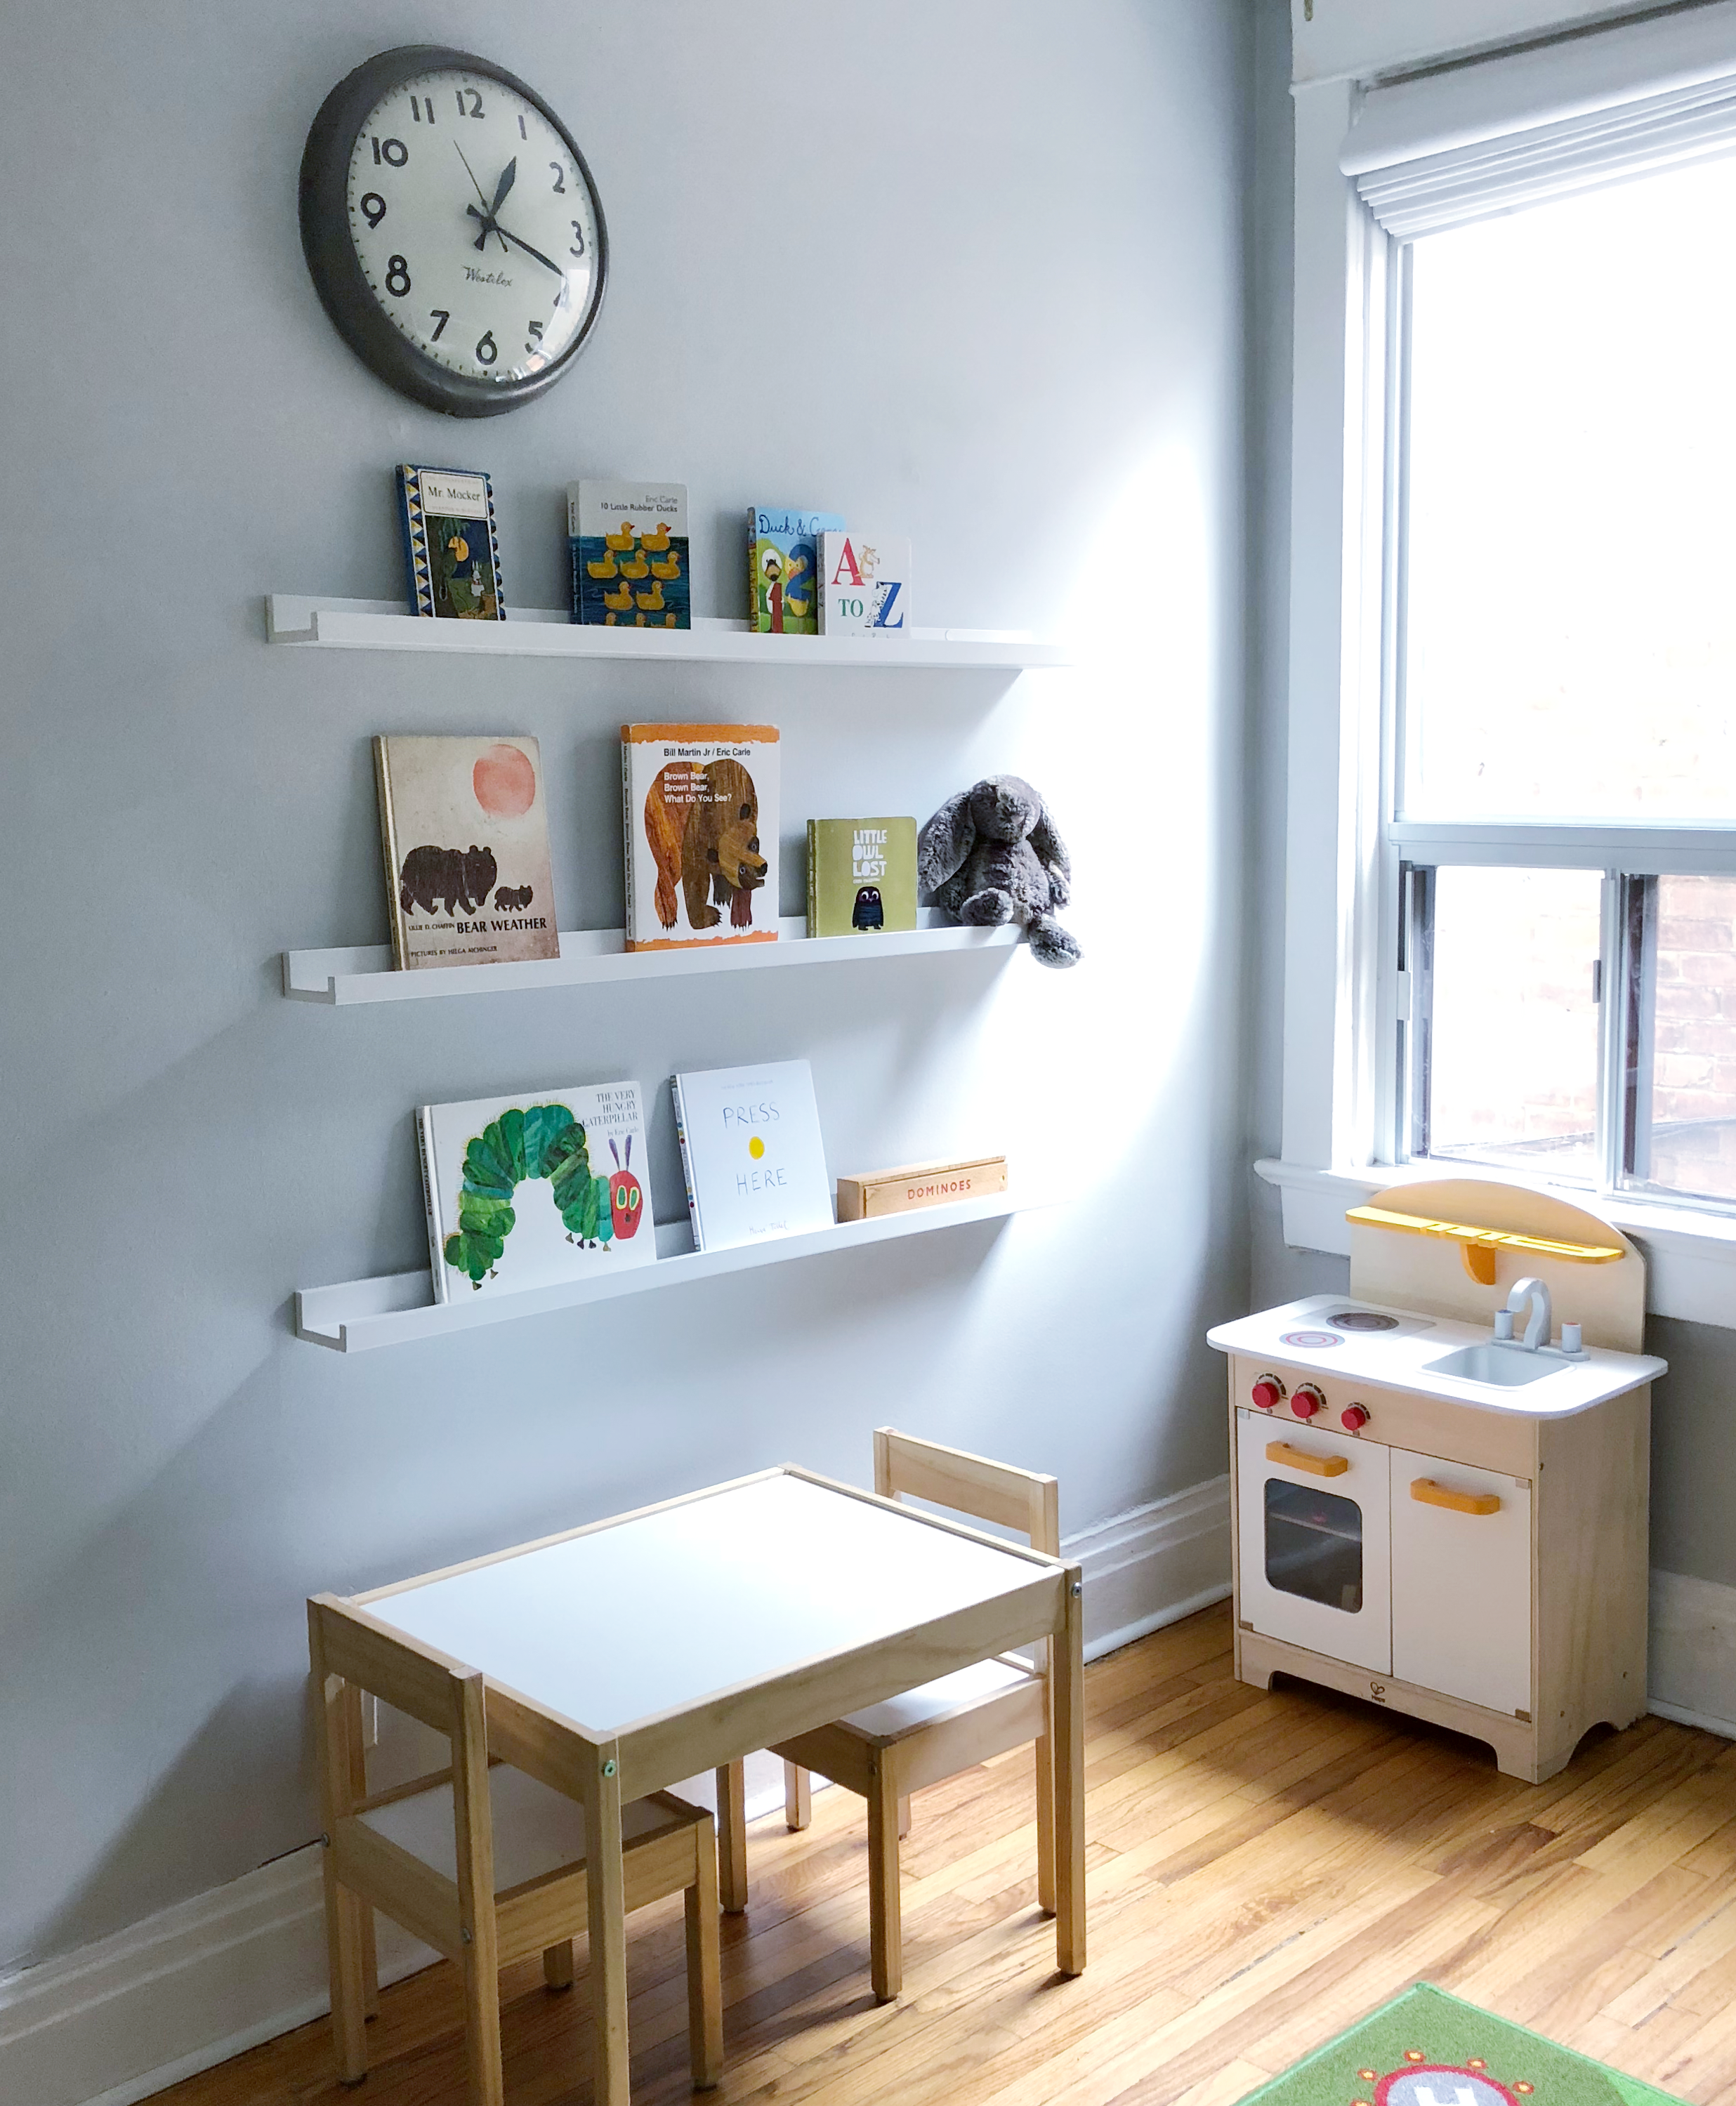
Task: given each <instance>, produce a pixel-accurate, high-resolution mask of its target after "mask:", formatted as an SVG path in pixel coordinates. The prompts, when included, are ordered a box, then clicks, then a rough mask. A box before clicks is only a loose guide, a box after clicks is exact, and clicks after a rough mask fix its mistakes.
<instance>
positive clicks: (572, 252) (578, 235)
mask: <svg viewBox="0 0 1736 2106" xmlns="http://www.w3.org/2000/svg"><path fill="white" fill-rule="evenodd" d="M572 231H573V235H574V236H575V239H576V246H575V247H573V248H572V249H568V250H567V254H568V255H569V256H582V255H583V254H584V253H585V230H584V228H583V227H582V226H581V225H580V224H579V222H578V221H577V220H574V221H573V222H572Z"/></svg>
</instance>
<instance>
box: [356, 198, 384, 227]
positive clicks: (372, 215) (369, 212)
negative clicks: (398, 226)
mask: <svg viewBox="0 0 1736 2106" xmlns="http://www.w3.org/2000/svg"><path fill="white" fill-rule="evenodd" d="M358 203H359V204H360V205H361V216H362V217H363V218H364V219H365V220H366V222H368V225H369V226H370V227H374V226H379V223H380V222H381V221H382V220H383V219H384V217H385V216H386V200H385V199H384V198H383V197H382V196H381V195H380V194H379V191H378V190H364V191H363V192H362V194H361V198H360V199H358Z"/></svg>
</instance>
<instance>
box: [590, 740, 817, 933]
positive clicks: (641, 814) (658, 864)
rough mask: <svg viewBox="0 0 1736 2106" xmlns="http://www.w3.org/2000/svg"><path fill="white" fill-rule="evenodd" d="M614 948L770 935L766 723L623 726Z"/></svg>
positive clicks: (772, 901)
mask: <svg viewBox="0 0 1736 2106" xmlns="http://www.w3.org/2000/svg"><path fill="white" fill-rule="evenodd" d="M621 836H622V839H623V840H624V841H625V842H626V898H627V931H626V947H627V948H628V949H629V950H630V951H668V950H677V949H681V948H685V947H687V946H689V945H692V944H696V943H774V942H775V941H776V940H777V935H778V733H777V731H776V730H775V728H774V727H773V726H772V725H770V724H623V725H622V726H621Z"/></svg>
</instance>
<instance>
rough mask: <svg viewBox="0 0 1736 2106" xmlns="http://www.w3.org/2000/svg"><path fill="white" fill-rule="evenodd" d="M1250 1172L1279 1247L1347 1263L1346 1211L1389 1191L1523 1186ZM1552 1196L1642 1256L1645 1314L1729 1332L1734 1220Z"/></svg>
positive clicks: (1363, 1172) (1450, 1171)
mask: <svg viewBox="0 0 1736 2106" xmlns="http://www.w3.org/2000/svg"><path fill="white" fill-rule="evenodd" d="M1254 1168H1255V1170H1256V1171H1257V1172H1258V1174H1259V1175H1260V1176H1262V1177H1263V1179H1264V1180H1265V1181H1266V1182H1267V1184H1268V1185H1276V1186H1277V1188H1278V1190H1279V1191H1280V1193H1281V1194H1282V1198H1283V1203H1284V1240H1285V1243H1289V1244H1290V1246H1291V1247H1292V1248H1294V1249H1296V1250H1312V1251H1326V1252H1332V1253H1334V1254H1335V1255H1336V1256H1338V1257H1348V1256H1349V1255H1350V1225H1349V1223H1348V1221H1346V1220H1345V1219H1344V1214H1345V1211H1346V1209H1347V1208H1351V1207H1359V1206H1361V1204H1362V1203H1364V1202H1365V1201H1366V1199H1369V1198H1370V1197H1371V1196H1372V1194H1375V1193H1376V1192H1383V1191H1385V1190H1388V1187H1390V1186H1392V1185H1411V1184H1421V1183H1424V1182H1425V1181H1427V1182H1430V1183H1432V1182H1433V1181H1436V1180H1438V1179H1439V1178H1442V1177H1451V1176H1461V1175H1462V1176H1467V1177H1483V1178H1488V1179H1490V1180H1492V1181H1494V1182H1496V1183H1497V1184H1513V1185H1523V1183H1524V1182H1525V1181H1524V1180H1523V1179H1522V1178H1517V1177H1513V1178H1509V1177H1504V1176H1502V1175H1501V1173H1500V1171H1499V1170H1496V1169H1492V1168H1489V1167H1486V1166H1484V1165H1483V1164H1481V1163H1456V1162H1455V1163H1444V1162H1442V1163H1397V1164H1391V1165H1387V1164H1375V1165H1372V1166H1370V1167H1368V1168H1366V1169H1360V1170H1325V1169H1321V1168H1319V1167H1317V1166H1316V1165H1314V1164H1312V1163H1283V1162H1278V1161H1275V1160H1273V1159H1272V1158H1269V1157H1267V1158H1263V1159H1262V1160H1260V1161H1259V1162H1258V1163H1255V1164H1254ZM1559 1190H1560V1192H1561V1195H1562V1197H1563V1199H1569V1200H1571V1201H1572V1202H1573V1203H1574V1204H1575V1205H1577V1206H1584V1207H1587V1208H1590V1211H1591V1212H1594V1213H1595V1214H1598V1215H1599V1216H1600V1217H1602V1218H1603V1219H1604V1220H1606V1221H1612V1222H1613V1223H1614V1225H1615V1226H1616V1227H1617V1228H1618V1229H1620V1230H1621V1231H1622V1234H1624V1235H1626V1236H1631V1237H1632V1239H1633V1240H1634V1241H1635V1243H1638V1244H1639V1245H1640V1248H1642V1250H1643V1251H1644V1253H1645V1260H1646V1307H1647V1310H1648V1311H1649V1313H1650V1314H1651V1315H1654V1316H1675V1317H1680V1318H1682V1319H1684V1320H1686V1321H1687V1322H1689V1323H1693V1324H1718V1325H1720V1326H1722V1327H1723V1328H1724V1329H1736V1216H1732V1215H1726V1214H1711V1213H1702V1212H1698V1211H1697V1210H1696V1209H1694V1208H1691V1207H1660V1206H1657V1205H1653V1204H1649V1203H1646V1202H1645V1201H1643V1200H1637V1199H1627V1198H1626V1197H1622V1196H1618V1195H1616V1194H1608V1193H1587V1192H1586V1191H1585V1190H1583V1189H1582V1188H1579V1187H1568V1186H1566V1185H1563V1186H1561V1187H1559Z"/></svg>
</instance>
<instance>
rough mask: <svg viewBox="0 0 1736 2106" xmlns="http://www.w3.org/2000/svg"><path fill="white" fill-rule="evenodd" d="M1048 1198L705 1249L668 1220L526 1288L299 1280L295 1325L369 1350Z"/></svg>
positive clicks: (926, 1210)
mask: <svg viewBox="0 0 1736 2106" xmlns="http://www.w3.org/2000/svg"><path fill="white" fill-rule="evenodd" d="M1042 1204H1043V1201H1042V1200H1041V1199H1035V1200H1033V1199H1025V1200H1022V1201H1021V1200H1017V1199H1013V1198H1012V1196H1011V1195H1010V1194H1007V1193H1004V1192H998V1193H996V1194H994V1195H993V1197H991V1198H989V1199H964V1200H961V1201H960V1202H959V1203H958V1204H957V1205H956V1206H950V1207H923V1208H918V1209H917V1211H916V1212H913V1213H908V1214H882V1215H881V1216H879V1217H877V1218H876V1219H875V1220H873V1221H843V1222H838V1223H835V1224H834V1225H833V1226H832V1227H831V1228H829V1229H816V1230H813V1231H812V1232H811V1233H810V1234H807V1235H801V1236H779V1237H778V1238H776V1239H774V1240H771V1241H769V1242H766V1243H747V1244H742V1245H739V1246H737V1247H735V1248H731V1249H729V1250H717V1251H696V1250H695V1249H694V1248H693V1236H692V1232H691V1230H689V1226H688V1225H687V1223H686V1222H685V1221H660V1222H658V1223H657V1263H656V1264H655V1265H639V1266H632V1267H631V1268H630V1269H628V1270H622V1271H621V1272H618V1273H617V1274H616V1275H614V1276H613V1277H612V1278H610V1277H608V1276H606V1275H604V1276H600V1277H599V1276H593V1277H591V1278H588V1279H569V1280H563V1281H562V1282H561V1283H560V1284H558V1286H554V1287H532V1288H526V1289H525V1290H524V1291H523V1293H518V1294H495V1295H487V1294H472V1295H470V1296H469V1297H467V1298H465V1299H464V1300H463V1301H459V1302H436V1301H435V1300H434V1299H433V1291H434V1290H433V1282H432V1281H431V1280H430V1279H429V1278H428V1268H427V1266H423V1267H422V1268H421V1269H420V1270H419V1271H415V1272H397V1273H392V1274H388V1275H387V1276H386V1277H385V1278H384V1279H352V1280H348V1281H346V1282H345V1283H344V1284H343V1285H342V1286H339V1287H301V1288H297V1289H296V1292H295V1335H296V1337H297V1338H302V1339H305V1340H306V1341H307V1343H308V1344H309V1345H311V1346H330V1348H331V1349H332V1351H334V1352H338V1353H363V1352H368V1351H372V1349H373V1348H374V1347H375V1346H401V1345H407V1344H409V1343H410V1342H411V1341H413V1340H415V1339H417V1338H446V1337H447V1336H449V1335H450V1334H451V1333H452V1332H454V1331H470V1330H474V1329H476V1328H477V1327H478V1325H479V1324H506V1323H510V1322H512V1321H514V1320H515V1319H516V1318H518V1317H520V1316H541V1315H547V1314H548V1313H549V1312H550V1311H553V1310H557V1309H576V1308H578V1307H580V1306H582V1305H583V1304H584V1303H585V1302H608V1301H612V1300H613V1298H614V1297H616V1296H617V1295H620V1294H638V1293H643V1292H644V1290H645V1289H646V1288H653V1287H678V1286H680V1284H682V1282H683V1281H684V1280H691V1279H716V1278H717V1277H718V1276H719V1275H721V1274H724V1273H731V1272H747V1271H751V1270H753V1269H755V1268H756V1267H757V1266H762V1265H783V1264H784V1263H786V1262H787V1261H789V1260H790V1259H792V1258H801V1257H816V1256H818V1255H819V1253H820V1252H824V1251H833V1250H855V1249H856V1248H859V1246H860V1245H862V1244H864V1243H889V1242H890V1241H891V1240H892V1239H893V1238H895V1237H896V1236H920V1235H926V1234H930V1233H931V1231H932V1230H936V1229H950V1228H958V1227H960V1226H963V1225H964V1224H966V1223H967V1222H971V1221H999V1220H1001V1219H1002V1218H1003V1217H1005V1216H1007V1215H1008V1214H1016V1213H1020V1212H1025V1211H1026V1210H1028V1209H1029V1208H1031V1207H1033V1206H1040V1205H1042Z"/></svg>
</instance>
